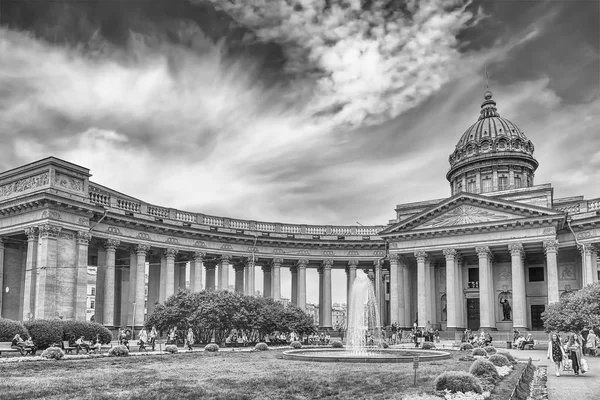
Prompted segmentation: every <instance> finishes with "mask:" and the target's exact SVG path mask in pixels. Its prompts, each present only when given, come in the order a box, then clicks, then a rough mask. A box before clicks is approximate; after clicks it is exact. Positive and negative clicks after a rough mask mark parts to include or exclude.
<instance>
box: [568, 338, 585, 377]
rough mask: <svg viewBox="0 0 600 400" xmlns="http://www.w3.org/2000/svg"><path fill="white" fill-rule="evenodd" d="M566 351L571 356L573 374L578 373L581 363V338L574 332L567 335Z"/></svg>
mask: <svg viewBox="0 0 600 400" xmlns="http://www.w3.org/2000/svg"><path fill="white" fill-rule="evenodd" d="M566 347H567V353H568V354H569V357H570V358H571V363H572V365H573V372H575V375H576V376H577V375H579V368H580V363H581V340H580V339H579V335H577V334H576V333H571V334H570V335H569V341H568V342H567V346H566Z"/></svg>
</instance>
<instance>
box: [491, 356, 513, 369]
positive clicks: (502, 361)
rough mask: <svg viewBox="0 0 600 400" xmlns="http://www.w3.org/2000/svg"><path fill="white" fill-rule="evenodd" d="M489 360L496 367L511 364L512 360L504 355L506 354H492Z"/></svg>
mask: <svg viewBox="0 0 600 400" xmlns="http://www.w3.org/2000/svg"><path fill="white" fill-rule="evenodd" d="M489 362H491V363H492V364H494V365H495V366H496V367H505V366H507V365H510V361H508V358H506V357H504V355H502V354H494V355H491V356H490V358H489Z"/></svg>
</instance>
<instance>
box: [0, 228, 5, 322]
mask: <svg viewBox="0 0 600 400" xmlns="http://www.w3.org/2000/svg"><path fill="white" fill-rule="evenodd" d="M3 293H4V240H3V239H2V238H1V237H0V318H1V317H2V294H3Z"/></svg>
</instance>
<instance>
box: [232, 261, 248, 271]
mask: <svg viewBox="0 0 600 400" xmlns="http://www.w3.org/2000/svg"><path fill="white" fill-rule="evenodd" d="M244 268H246V264H244V263H243V262H239V263H236V264H234V265H233V270H234V271H236V272H239V271H243V270H244Z"/></svg>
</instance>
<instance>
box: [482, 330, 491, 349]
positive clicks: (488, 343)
mask: <svg viewBox="0 0 600 400" xmlns="http://www.w3.org/2000/svg"><path fill="white" fill-rule="evenodd" d="M483 343H484V345H485V346H491V345H492V335H490V333H489V332H487V333H486V334H485V341H484V342H483Z"/></svg>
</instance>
